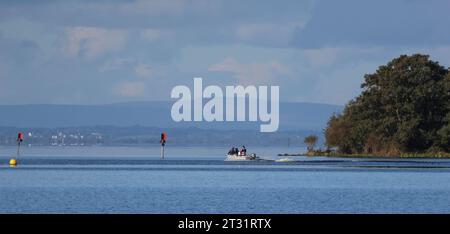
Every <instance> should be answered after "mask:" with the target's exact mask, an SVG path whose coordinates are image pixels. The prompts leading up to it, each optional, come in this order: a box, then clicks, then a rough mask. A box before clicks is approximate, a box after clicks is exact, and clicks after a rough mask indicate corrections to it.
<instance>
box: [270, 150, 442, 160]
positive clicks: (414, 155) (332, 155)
mask: <svg viewBox="0 0 450 234" xmlns="http://www.w3.org/2000/svg"><path fill="white" fill-rule="evenodd" d="M277 156H278V157H299V156H306V157H329V158H443V159H444V158H446V159H448V158H450V153H445V152H438V153H402V154H400V155H394V156H393V155H377V154H344V153H336V152H332V153H325V152H311V153H309V152H306V153H298V154H287V153H284V154H278V155H277Z"/></svg>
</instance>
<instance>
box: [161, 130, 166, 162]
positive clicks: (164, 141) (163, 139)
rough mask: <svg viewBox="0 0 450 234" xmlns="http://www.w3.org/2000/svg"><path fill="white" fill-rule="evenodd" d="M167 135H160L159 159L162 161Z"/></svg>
mask: <svg viewBox="0 0 450 234" xmlns="http://www.w3.org/2000/svg"><path fill="white" fill-rule="evenodd" d="M166 141H167V134H166V133H165V132H163V133H161V140H160V141H159V142H160V143H161V159H164V147H165V146H166Z"/></svg>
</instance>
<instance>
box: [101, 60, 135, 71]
mask: <svg viewBox="0 0 450 234" xmlns="http://www.w3.org/2000/svg"><path fill="white" fill-rule="evenodd" d="M133 63H134V60H132V59H127V58H113V59H109V60H107V61H106V62H104V63H103V64H102V65H101V66H100V67H99V68H98V71H99V72H108V71H114V70H118V69H121V68H123V67H127V66H130V65H131V64H133Z"/></svg>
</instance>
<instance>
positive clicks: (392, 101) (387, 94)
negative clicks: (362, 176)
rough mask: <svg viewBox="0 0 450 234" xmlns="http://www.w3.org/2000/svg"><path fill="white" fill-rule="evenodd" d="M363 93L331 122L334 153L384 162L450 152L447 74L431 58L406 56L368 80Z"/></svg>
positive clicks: (329, 133) (328, 138)
mask: <svg viewBox="0 0 450 234" xmlns="http://www.w3.org/2000/svg"><path fill="white" fill-rule="evenodd" d="M361 88H362V89H363V91H362V93H361V94H360V95H359V96H358V97H356V98H354V99H353V100H351V101H350V102H349V103H348V104H347V105H346V106H345V108H344V110H343V112H342V113H340V114H335V115H333V116H331V118H330V119H329V121H328V123H327V126H326V128H325V131H324V133H325V141H326V143H325V144H326V146H327V147H328V148H329V149H334V150H336V151H337V152H338V153H345V154H373V155H384V156H390V155H396V156H398V155H400V154H402V153H410V152H411V153H417V152H428V153H433V152H446V153H448V152H449V151H450V72H449V69H448V68H445V67H443V66H441V65H440V64H439V63H438V62H436V61H432V60H430V58H429V56H428V55H422V54H414V55H411V56H408V55H401V56H400V57H398V58H395V59H393V60H392V61H390V62H389V63H387V64H386V65H382V66H380V67H378V69H377V70H376V72H375V73H373V74H366V75H365V76H364V82H363V83H362V85H361Z"/></svg>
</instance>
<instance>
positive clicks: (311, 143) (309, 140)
mask: <svg viewBox="0 0 450 234" xmlns="http://www.w3.org/2000/svg"><path fill="white" fill-rule="evenodd" d="M318 139H319V138H318V137H317V136H315V135H309V136H307V137H305V139H304V140H303V142H304V143H305V144H307V145H308V151H312V150H314V146H316V143H317V140H318Z"/></svg>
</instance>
